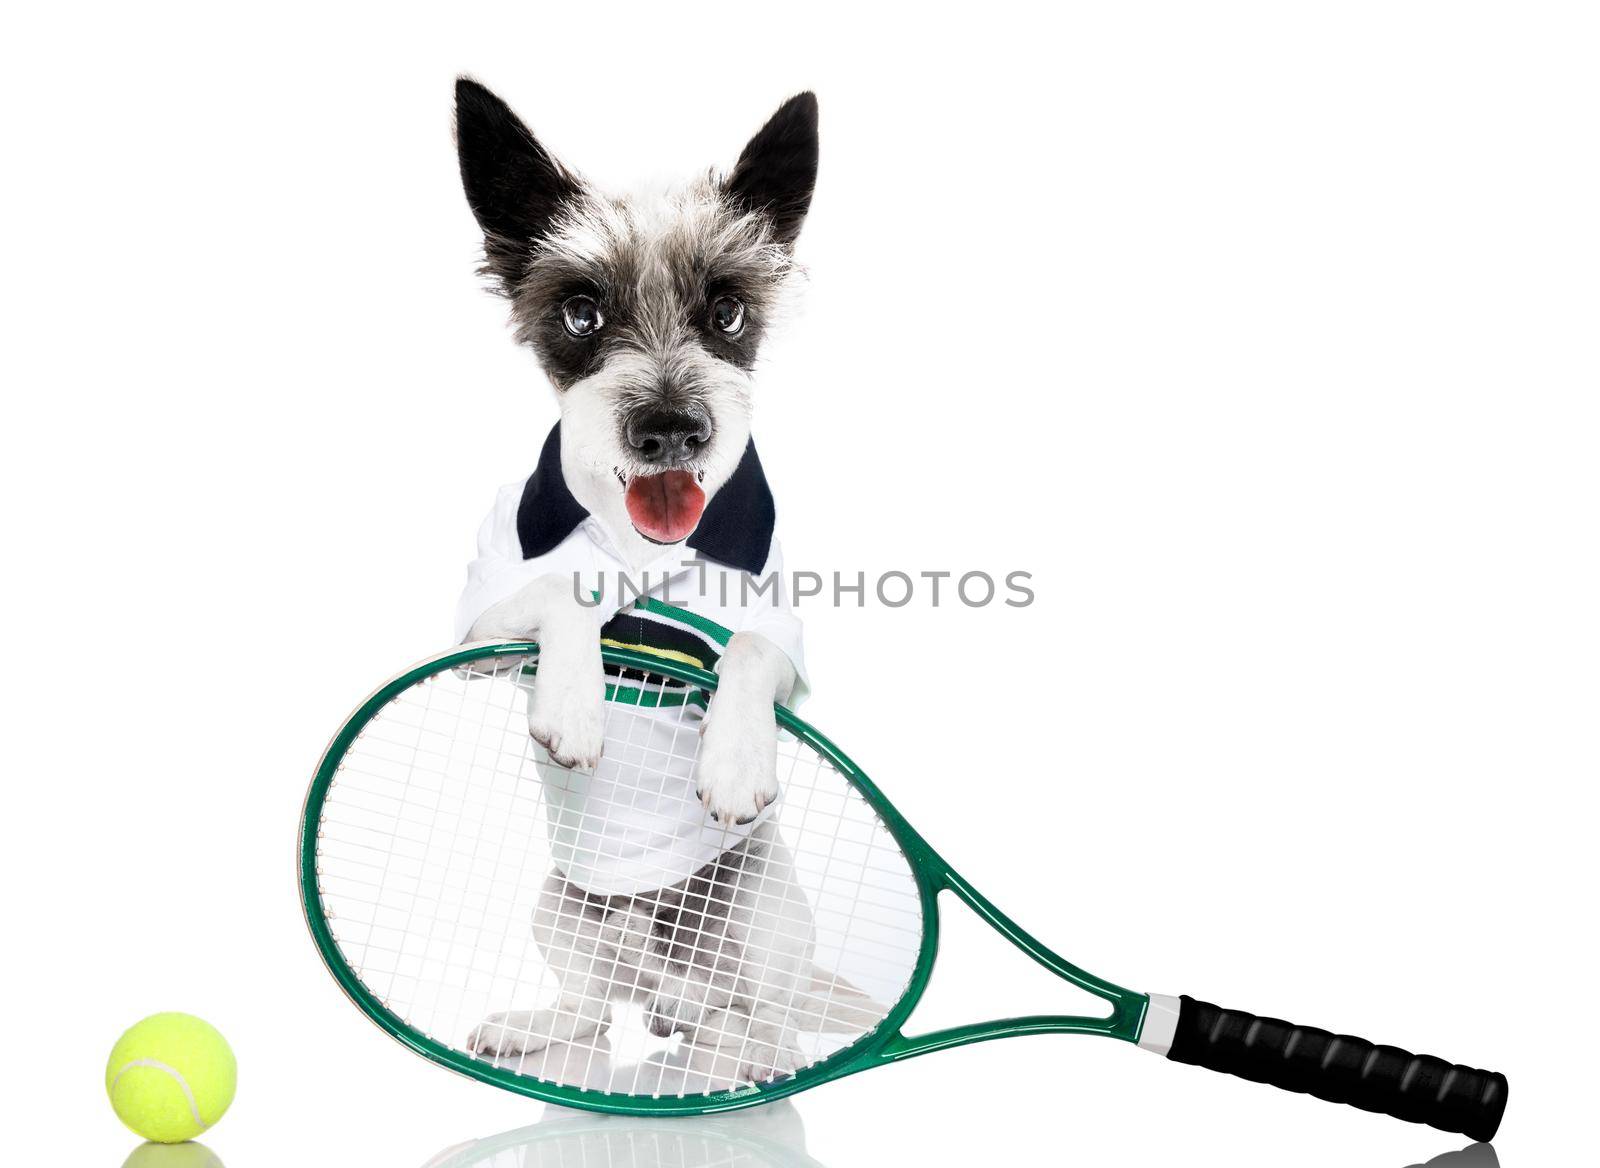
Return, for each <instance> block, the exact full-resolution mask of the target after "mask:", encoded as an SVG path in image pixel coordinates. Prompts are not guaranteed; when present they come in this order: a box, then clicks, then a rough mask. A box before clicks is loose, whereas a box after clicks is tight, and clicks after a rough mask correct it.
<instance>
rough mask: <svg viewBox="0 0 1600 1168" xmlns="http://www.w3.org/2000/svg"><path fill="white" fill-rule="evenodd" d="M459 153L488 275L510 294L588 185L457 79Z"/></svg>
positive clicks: (490, 100)
mask: <svg viewBox="0 0 1600 1168" xmlns="http://www.w3.org/2000/svg"><path fill="white" fill-rule="evenodd" d="M456 152H457V154H458V155H459V156H460V159H461V185H462V186H463V187H465V188H466V192H467V203H468V204H469V205H470V206H471V207H472V213H473V215H474V216H476V217H477V220H478V226H479V227H481V228H483V249H484V255H485V256H486V257H487V259H488V270H489V271H490V272H492V273H493V274H494V275H496V276H497V277H499V278H500V280H501V282H502V283H504V284H505V286H506V289H507V291H509V290H510V289H511V288H512V287H513V286H514V285H515V284H516V283H517V281H518V280H520V279H521V278H522V275H523V268H524V265H525V264H526V263H527V261H528V256H529V254H530V253H531V251H532V248H533V245H534V243H535V242H537V241H538V240H539V239H540V238H541V237H542V236H543V235H544V234H545V233H546V232H547V231H548V230H549V227H550V221H551V220H552V219H553V218H554V217H555V215H556V213H557V212H558V211H559V210H560V209H561V206H562V204H564V203H566V202H568V201H570V200H572V199H574V198H576V197H577V196H578V195H579V193H580V192H581V191H582V185H581V184H580V183H579V181H578V179H577V178H576V177H575V176H574V175H573V174H571V173H570V172H569V171H568V170H566V168H564V167H563V166H562V165H561V164H560V163H559V162H557V161H556V160H555V159H554V158H552V157H550V154H549V152H548V151H546V150H545V148H544V147H543V146H541V145H539V140H538V139H537V138H535V137H534V136H533V133H532V131H530V130H529V129H528V127H527V126H525V125H523V124H522V122H521V120H520V119H519V118H518V117H517V115H516V114H514V113H512V112H511V107H510V106H508V105H506V103H505V102H503V101H501V100H500V99H499V98H498V97H496V96H495V95H494V94H493V93H491V92H489V90H487V89H485V88H484V87H483V86H482V85H479V84H478V83H477V82H476V81H473V80H472V79H471V78H469V77H458V78H457V79H456Z"/></svg>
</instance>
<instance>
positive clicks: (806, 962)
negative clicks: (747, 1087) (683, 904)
mask: <svg viewBox="0 0 1600 1168" xmlns="http://www.w3.org/2000/svg"><path fill="white" fill-rule="evenodd" d="M718 865H719V866H721V867H723V868H725V869H727V871H728V875H727V877H726V878H725V879H724V880H721V881H719V882H718V883H717V886H716V887H715V888H714V889H713V891H712V894H711V895H710V896H709V897H708V898H707V902H706V913H707V915H708V916H711V917H720V918H721V919H720V924H721V926H722V929H723V930H724V931H725V936H721V937H719V938H718V940H717V941H716V942H714V944H715V945H716V946H717V949H716V952H717V953H718V954H719V955H720V956H721V957H722V958H723V959H724V960H723V964H722V965H721V966H720V967H718V968H714V969H712V970H709V971H706V972H704V973H702V975H701V980H702V983H703V984H705V985H707V986H709V987H711V988H712V989H715V990H717V991H718V992H716V993H707V994H705V995H704V996H703V998H702V1002H703V1010H702V1013H701V1017H700V1019H699V1022H698V1025H696V1026H694V1027H693V1028H692V1029H691V1033H692V1035H693V1045H694V1047H695V1051H694V1053H693V1055H692V1065H694V1066H695V1067H696V1068H697V1069H699V1070H701V1071H702V1072H703V1073H706V1074H708V1075H709V1076H710V1077H711V1078H712V1079H713V1080H714V1081H715V1082H716V1083H717V1084H719V1085H728V1084H732V1083H735V1082H751V1081H754V1082H764V1081H766V1080H768V1079H772V1078H775V1077H778V1076H781V1075H787V1074H791V1073H793V1072H794V1071H795V1070H796V1069H797V1068H798V1067H799V1066H800V1065H801V1064H802V1062H803V1061H804V1056H803V1055H802V1053H801V1051H800V1050H799V1048H798V1046H797V1045H796V1043H795V1041H794V1039H795V1035H796V1033H797V1032H798V1031H799V1030H800V1029H801V1028H802V1027H803V1026H804V1025H805V1023H804V1022H803V1019H804V1018H805V1017H806V1016H807V1014H806V1012H805V1011H804V1010H803V1009H802V1010H798V1011H797V1009H796V1007H797V1005H798V1004H799V1000H800V998H801V997H802V996H803V995H805V994H807V993H808V992H809V990H810V987H811V981H812V976H813V973H814V966H813V964H812V949H813V945H814V939H813V931H814V926H813V923H812V917H811V906H810V904H809V903H807V901H806V897H805V893H804V892H803V891H802V890H801V888H800V885H799V883H798V881H797V880H796V878H795V873H794V864H793V860H792V858H791V857H790V855H789V850H788V848H787V847H785V846H784V844H783V841H782V840H781V839H780V838H779V837H778V833H777V829H776V827H775V826H774V825H773V824H772V823H771V822H768V823H765V824H762V825H761V826H760V827H758V828H757V829H756V830H755V831H754V832H752V833H751V835H750V838H749V839H748V840H746V841H745V842H744V843H743V844H741V845H740V846H739V847H738V848H735V849H734V850H733V851H731V852H729V853H728V854H727V855H725V856H724V857H722V859H721V860H719V861H718ZM708 931H712V930H708Z"/></svg>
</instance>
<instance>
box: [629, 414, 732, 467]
mask: <svg viewBox="0 0 1600 1168" xmlns="http://www.w3.org/2000/svg"><path fill="white" fill-rule="evenodd" d="M623 432H624V434H625V435H626V437H627V439H628V445H629V446H630V447H631V448H632V449H633V453H634V455H635V456H636V457H637V458H638V459H639V461H640V462H642V463H644V464H645V465H646V466H649V467H651V468H652V469H654V470H669V469H671V468H673V467H678V466H684V465H686V464H687V463H690V462H693V461H694V459H695V457H696V456H697V455H698V454H699V453H700V452H701V451H702V450H703V449H705V445H706V443H708V442H710V441H711V415H710V414H708V413H706V411H705V410H704V409H703V408H701V407H699V406H687V407H681V408H678V407H675V408H670V409H669V408H663V407H661V406H647V407H645V408H643V409H637V410H634V411H633V413H631V414H629V415H628V420H627V423H626V424H625V425H624V427H623Z"/></svg>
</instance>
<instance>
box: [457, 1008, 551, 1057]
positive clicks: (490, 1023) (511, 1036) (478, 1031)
mask: <svg viewBox="0 0 1600 1168" xmlns="http://www.w3.org/2000/svg"><path fill="white" fill-rule="evenodd" d="M549 1041H550V1036H549V1034H548V1032H547V1027H541V1025H540V1018H539V1012H538V1011H532V1010H507V1011H505V1012H503V1013H499V1014H490V1015H489V1016H488V1017H487V1018H485V1019H484V1020H483V1022H481V1023H480V1024H479V1025H477V1026H475V1027H474V1028H473V1030H472V1033H471V1034H470V1035H468V1036H467V1049H468V1050H470V1051H471V1052H472V1053H473V1054H481V1055H485V1056H487V1057H489V1058H504V1057H509V1056H511V1055H518V1054H526V1053H527V1052H529V1051H535V1050H543V1049H544V1048H545V1046H546V1045H547V1044H548V1043H549Z"/></svg>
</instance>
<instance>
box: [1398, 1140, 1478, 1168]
mask: <svg viewBox="0 0 1600 1168" xmlns="http://www.w3.org/2000/svg"><path fill="white" fill-rule="evenodd" d="M1410 1168H1500V1157H1499V1156H1496V1155H1495V1152H1494V1145H1493V1144H1469V1145H1468V1146H1467V1147H1465V1148H1462V1149H1460V1150H1459V1151H1455V1152H1446V1153H1445V1154H1444V1155H1442V1156H1435V1157H1434V1158H1433V1159H1431V1160H1429V1161H1428V1162H1427V1163H1426V1164H1413V1165H1411V1166H1410Z"/></svg>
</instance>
